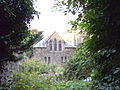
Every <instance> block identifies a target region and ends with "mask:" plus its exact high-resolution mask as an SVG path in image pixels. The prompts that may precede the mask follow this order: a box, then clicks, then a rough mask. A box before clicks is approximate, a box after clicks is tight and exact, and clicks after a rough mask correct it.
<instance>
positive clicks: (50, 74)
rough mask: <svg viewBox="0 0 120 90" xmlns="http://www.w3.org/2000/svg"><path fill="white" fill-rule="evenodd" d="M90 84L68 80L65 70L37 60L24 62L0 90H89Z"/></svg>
mask: <svg viewBox="0 0 120 90" xmlns="http://www.w3.org/2000/svg"><path fill="white" fill-rule="evenodd" d="M89 87H90V82H86V81H83V80H69V81H68V80H66V79H65V78H64V76H63V68H62V67H56V66H55V65H50V64H45V63H43V62H40V61H38V60H36V59H31V60H28V61H26V62H24V63H23V64H22V65H21V66H20V68H19V70H18V71H16V72H14V73H13V74H12V76H11V77H10V79H9V80H8V81H6V82H4V83H3V84H2V86H1V87H0V90H88V88H89Z"/></svg>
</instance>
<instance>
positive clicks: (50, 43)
mask: <svg viewBox="0 0 120 90" xmlns="http://www.w3.org/2000/svg"><path fill="white" fill-rule="evenodd" d="M49 45H50V51H52V40H50V42H49Z"/></svg>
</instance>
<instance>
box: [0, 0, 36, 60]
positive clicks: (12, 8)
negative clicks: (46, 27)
mask: <svg viewBox="0 0 120 90" xmlns="http://www.w3.org/2000/svg"><path fill="white" fill-rule="evenodd" d="M33 2H34V1H33V0H27V1H26V0H0V42H1V43H0V60H1V61H4V60H14V59H13V58H12V57H13V54H14V53H15V52H18V51H20V50H21V47H22V46H23V44H24V42H27V41H28V38H30V37H31V34H30V30H28V24H29V23H30V21H31V20H32V19H33V17H34V15H35V14H38V12H36V11H35V10H34V6H33ZM11 58H12V59H11Z"/></svg>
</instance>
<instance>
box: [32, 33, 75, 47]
mask: <svg viewBox="0 0 120 90" xmlns="http://www.w3.org/2000/svg"><path fill="white" fill-rule="evenodd" d="M55 32H56V31H55ZM55 32H54V33H55ZM54 33H52V34H50V35H49V36H47V37H45V38H43V39H42V40H41V41H39V42H38V43H37V44H35V45H33V48H39V47H41V48H42V47H46V42H47V41H48V40H49V38H50V37H51V36H52V35H53V34H54ZM59 36H60V35H59ZM60 37H61V36H60ZM61 38H62V37H61ZM63 40H64V39H63ZM64 47H66V48H76V46H74V45H73V44H72V43H70V42H68V41H65V40H64Z"/></svg>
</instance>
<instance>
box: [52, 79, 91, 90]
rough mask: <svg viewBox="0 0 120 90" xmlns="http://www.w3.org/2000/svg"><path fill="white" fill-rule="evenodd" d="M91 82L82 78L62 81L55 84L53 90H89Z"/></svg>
mask: <svg viewBox="0 0 120 90" xmlns="http://www.w3.org/2000/svg"><path fill="white" fill-rule="evenodd" d="M89 87H90V82H86V81H82V80H72V81H62V82H60V83H56V84H55V85H54V87H53V88H54V89H53V90H89V89H90V88H89Z"/></svg>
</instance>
